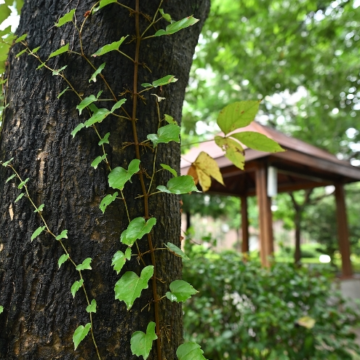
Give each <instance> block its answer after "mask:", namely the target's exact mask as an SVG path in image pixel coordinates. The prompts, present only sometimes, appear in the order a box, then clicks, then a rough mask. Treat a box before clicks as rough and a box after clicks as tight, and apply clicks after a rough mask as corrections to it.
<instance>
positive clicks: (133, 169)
mask: <svg viewBox="0 0 360 360" xmlns="http://www.w3.org/2000/svg"><path fill="white" fill-rule="evenodd" d="M139 165H140V160H138V159H133V160H132V161H131V162H130V164H129V168H128V170H125V169H124V168H122V167H120V166H119V167H116V168H115V169H112V170H111V172H110V174H109V176H108V178H109V186H110V187H112V188H113V189H119V190H123V189H124V186H125V184H126V183H127V182H128V181H129V180H130V179H131V177H132V176H133V175H134V174H135V173H137V172H138V171H139V170H140V168H139Z"/></svg>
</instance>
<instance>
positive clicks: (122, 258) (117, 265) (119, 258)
mask: <svg viewBox="0 0 360 360" xmlns="http://www.w3.org/2000/svg"><path fill="white" fill-rule="evenodd" d="M130 259H131V248H127V249H126V251H125V254H124V253H123V252H122V251H120V250H119V251H117V252H116V253H115V254H114V256H113V258H112V262H111V265H112V266H113V268H114V270H115V271H116V273H117V274H119V273H120V271H121V269H122V268H123V266H124V265H125V263H126V260H130Z"/></svg>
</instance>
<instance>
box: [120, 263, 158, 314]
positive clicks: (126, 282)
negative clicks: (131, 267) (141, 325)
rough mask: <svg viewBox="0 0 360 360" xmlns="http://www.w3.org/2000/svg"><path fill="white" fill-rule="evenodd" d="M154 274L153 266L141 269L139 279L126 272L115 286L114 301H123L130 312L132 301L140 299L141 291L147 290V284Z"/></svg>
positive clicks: (130, 272)
mask: <svg viewBox="0 0 360 360" xmlns="http://www.w3.org/2000/svg"><path fill="white" fill-rule="evenodd" d="M153 274H154V266H152V265H148V266H146V267H145V268H143V269H142V271H141V274H140V277H139V276H137V275H136V274H135V273H134V272H132V271H127V272H126V273H125V274H124V275H123V276H122V277H121V278H120V280H118V281H117V283H116V284H115V299H117V300H119V301H124V302H125V304H126V306H127V309H128V310H130V309H131V307H132V306H133V304H134V301H135V300H136V299H137V298H138V297H140V295H141V291H142V290H144V289H147V287H148V282H149V280H150V278H151V277H152V276H153Z"/></svg>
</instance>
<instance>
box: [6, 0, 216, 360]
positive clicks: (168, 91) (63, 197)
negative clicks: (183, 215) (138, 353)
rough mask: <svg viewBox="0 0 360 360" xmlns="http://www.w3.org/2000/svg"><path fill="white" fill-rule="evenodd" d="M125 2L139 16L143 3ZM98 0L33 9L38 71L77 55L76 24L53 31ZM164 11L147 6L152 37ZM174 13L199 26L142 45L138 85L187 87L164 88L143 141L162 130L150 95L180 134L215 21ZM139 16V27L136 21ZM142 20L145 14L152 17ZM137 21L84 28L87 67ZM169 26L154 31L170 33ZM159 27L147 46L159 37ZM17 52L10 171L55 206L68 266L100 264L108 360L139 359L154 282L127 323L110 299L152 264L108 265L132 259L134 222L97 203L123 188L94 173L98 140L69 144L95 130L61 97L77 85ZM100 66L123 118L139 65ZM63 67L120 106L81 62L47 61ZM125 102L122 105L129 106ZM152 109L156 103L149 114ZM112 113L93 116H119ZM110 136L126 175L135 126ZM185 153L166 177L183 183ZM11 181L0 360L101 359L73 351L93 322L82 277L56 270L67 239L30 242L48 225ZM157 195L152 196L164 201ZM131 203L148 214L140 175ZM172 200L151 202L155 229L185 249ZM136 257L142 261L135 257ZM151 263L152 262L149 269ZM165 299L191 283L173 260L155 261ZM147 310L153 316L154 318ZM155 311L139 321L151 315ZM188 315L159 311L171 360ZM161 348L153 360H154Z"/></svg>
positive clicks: (30, 23)
mask: <svg viewBox="0 0 360 360" xmlns="http://www.w3.org/2000/svg"><path fill="white" fill-rule="evenodd" d="M123 3H124V4H125V5H127V6H129V7H131V8H135V0H124V1H123ZM93 4H94V2H91V1H87V0H85V1H73V0H71V1H69V0H25V5H24V7H23V10H22V14H21V20H20V25H19V28H18V31H17V32H18V34H19V35H21V34H23V33H27V34H28V37H27V43H28V45H29V47H30V48H31V49H33V48H35V47H37V46H41V49H40V50H39V54H40V56H41V58H42V59H46V58H47V57H48V55H49V54H50V53H51V52H53V51H55V50H57V49H58V48H60V47H61V46H62V45H64V44H66V43H70V48H71V49H72V50H73V51H77V52H79V41H78V36H77V33H76V31H75V30H74V27H73V26H72V24H66V25H64V26H63V27H61V28H56V27H54V26H53V25H54V23H55V22H56V21H57V20H58V19H59V18H60V17H61V16H62V15H63V14H65V13H67V12H68V11H69V10H71V9H73V8H76V9H77V10H76V18H77V19H78V24H79V23H81V22H82V20H83V19H84V13H85V12H86V11H87V10H89V9H90V8H91V6H92V5H93ZM158 5H159V1H140V11H141V14H142V15H141V16H140V28H141V29H142V30H144V29H145V28H146V26H147V25H148V23H149V22H148V20H146V17H145V16H146V15H150V17H152V16H153V15H154V13H155V11H156V9H157V7H158ZM162 7H163V8H164V10H165V12H167V13H169V14H171V15H172V17H173V18H174V19H177V20H178V19H182V18H184V17H185V16H188V15H191V14H193V15H194V16H195V17H197V18H200V19H201V21H200V22H199V23H198V24H196V25H194V26H192V27H190V28H188V29H185V30H182V31H180V32H179V33H176V34H174V35H172V36H163V37H160V38H153V39H149V40H144V41H143V42H142V43H141V47H140V58H139V61H140V63H146V66H147V67H148V68H149V69H151V71H152V72H150V71H149V70H148V69H147V67H144V66H142V65H141V66H140V68H139V84H138V86H139V87H140V84H141V83H144V82H152V81H154V80H156V79H159V78H161V77H163V76H165V75H169V74H171V75H175V76H176V77H177V78H178V79H179V80H178V81H177V82H176V83H174V84H171V85H169V86H164V87H163V88H162V89H156V90H154V91H151V92H146V93H144V101H142V100H139V101H138V111H137V119H138V121H137V128H138V136H139V141H143V140H145V139H146V137H147V134H149V133H156V131H157V126H158V118H157V113H156V106H155V100H154V96H151V95H150V94H151V93H157V94H158V95H159V96H162V97H165V98H166V100H165V101H162V102H161V103H160V108H161V112H162V114H164V113H165V114H170V115H172V116H173V117H174V118H175V119H176V120H177V121H178V122H180V119H181V108H182V103H183V99H184V93H185V87H186V85H187V81H188V74H189V70H190V66H191V61H192V56H193V52H194V49H195V46H196V43H197V39H198V35H199V33H200V30H201V26H202V24H203V21H204V20H205V18H206V16H207V12H208V10H209V0H183V1H174V0H167V1H164V4H163V5H162ZM129 15H130V16H129ZM144 15H145V16H144ZM134 19H135V16H134V14H129V11H128V10H126V9H124V8H122V7H121V6H119V5H117V4H111V5H108V6H106V7H104V8H103V9H101V10H100V11H98V12H97V13H96V14H94V15H91V17H90V18H89V19H88V21H87V23H86V25H85V30H84V36H83V43H84V51H85V54H87V55H88V57H89V58H91V57H90V55H91V54H93V53H94V52H95V51H96V50H98V49H99V48H100V47H101V46H103V45H105V44H109V43H111V42H113V41H118V40H119V39H120V38H121V36H125V35H130V36H129V38H128V40H129V39H132V36H133V35H135V21H134ZM166 25H167V23H165V21H160V22H159V23H157V24H156V27H157V28H165V27H166ZM154 31H155V30H154V29H151V30H150V32H149V34H152V33H154ZM22 48H23V46H22V45H21V44H16V45H15V46H14V47H13V48H12V50H11V52H10V57H9V67H8V71H7V74H6V76H7V77H8V80H9V81H8V88H7V92H6V99H7V102H8V103H9V107H8V108H7V109H6V111H5V118H4V122H3V130H2V133H1V139H0V160H7V159H9V158H11V157H14V161H13V164H14V166H15V168H16V169H17V170H18V172H19V173H20V175H21V176H22V177H23V178H28V177H29V178H30V181H29V183H28V185H29V190H30V193H31V195H32V198H33V199H34V201H35V202H36V203H37V205H40V204H43V203H44V204H45V209H44V212H43V214H44V217H45V219H46V220H47V221H48V224H49V225H50V228H51V229H52V231H53V232H54V233H56V234H59V233H60V232H61V231H62V230H64V229H67V230H68V231H69V233H68V237H69V238H68V239H67V240H65V241H64V242H65V245H66V247H67V248H68V250H69V252H70V254H71V256H72V258H73V259H74V260H75V261H76V262H77V263H81V262H82V261H83V260H84V259H85V258H87V257H91V258H92V259H93V262H92V268H93V270H92V271H84V272H83V274H84V279H85V286H86V289H87V291H88V293H89V297H90V301H91V299H93V298H95V299H96V301H97V304H98V310H97V313H96V314H95V315H94V333H95V337H96V340H97V343H98V346H99V350H100V354H101V356H102V359H124V360H125V359H126V360H129V359H135V358H137V357H135V356H133V355H132V354H131V351H130V346H129V344H130V337H131V334H132V333H133V332H134V331H137V330H141V331H145V329H146V326H147V324H148V323H149V321H154V306H153V304H152V300H153V293H152V290H151V281H150V282H149V288H148V289H147V290H145V291H143V293H142V296H141V298H140V299H137V300H136V301H135V303H134V306H133V308H132V310H131V311H126V307H125V304H124V303H123V302H119V301H118V300H115V298H114V284H115V283H116V281H117V280H118V279H119V278H120V276H121V275H122V274H123V273H124V272H125V271H128V270H131V271H134V272H136V273H137V274H140V272H141V269H142V268H143V265H142V264H141V262H138V261H136V260H135V259H134V258H133V259H132V261H131V262H127V264H126V265H125V267H124V269H123V270H122V272H121V274H120V275H116V272H115V271H114V270H113V269H112V267H111V259H112V256H113V254H114V253H115V252H116V251H117V250H122V251H124V250H125V248H124V246H123V245H121V244H120V241H119V237H120V234H121V232H122V231H123V230H124V229H126V227H127V225H128V220H127V217H126V213H125V208H124V205H123V203H122V202H121V201H117V202H115V203H113V204H112V205H110V206H109V207H108V208H107V210H106V212H105V215H103V214H102V213H101V211H100V210H99V203H100V201H101V199H102V198H103V197H104V196H105V195H106V194H108V193H113V190H111V189H109V187H108V181H107V176H108V172H109V171H108V169H107V168H106V166H105V165H104V163H102V164H101V165H100V166H99V167H98V168H97V169H96V170H94V169H93V168H92V167H91V166H90V164H91V162H92V160H94V159H95V158H96V157H97V156H99V155H102V153H101V148H100V147H99V146H98V145H97V143H98V138H97V136H96V134H95V132H94V130H93V129H91V128H88V129H83V130H81V131H80V132H79V133H78V135H77V136H76V137H75V139H72V137H71V135H70V132H71V131H72V130H73V129H74V128H75V127H76V126H77V125H78V124H79V123H80V122H83V121H85V120H86V119H87V118H88V117H89V114H88V113H87V112H86V111H84V112H83V115H81V116H79V115H78V112H77V110H76V109H75V107H76V105H77V104H78V103H79V99H78V98H77V97H76V95H75V94H74V93H72V92H71V91H67V92H66V93H65V94H64V95H63V96H62V97H61V98H60V99H57V95H58V94H59V93H60V92H61V91H62V90H63V89H64V88H65V87H66V86H67V85H66V83H65V82H64V81H63V80H62V79H61V78H60V77H58V76H53V75H52V74H51V72H50V71H48V70H46V69H45V68H42V69H39V70H36V68H37V66H38V65H39V62H38V61H37V60H36V59H35V58H33V57H31V56H27V55H23V56H21V57H20V58H15V55H16V54H17V53H18V52H19V51H20V50H22ZM121 50H122V51H123V52H125V53H126V54H128V55H129V56H131V57H134V53H135V42H134V41H132V42H131V41H130V42H129V41H128V42H127V43H125V44H124V45H122V47H121ZM91 61H92V62H93V63H94V65H95V66H96V67H98V66H99V65H100V64H102V63H103V62H106V67H105V69H104V71H103V74H104V76H105V78H106V80H107V81H108V82H109V84H110V85H111V87H112V88H113V89H114V92H115V94H116V96H117V97H118V98H121V97H126V98H127V103H126V109H127V111H128V112H129V113H130V114H131V112H132V98H131V94H129V93H128V92H126V91H127V90H130V91H132V88H133V74H134V64H133V63H132V62H131V61H130V60H129V59H127V58H125V57H124V56H122V55H120V54H119V53H116V52H111V53H109V54H106V55H105V56H103V57H101V58H91ZM49 65H50V66H51V67H53V68H60V67H62V66H64V65H68V67H67V68H66V70H65V75H66V77H67V78H68V79H69V80H70V81H71V83H72V84H73V85H74V87H75V88H76V89H77V90H78V91H79V92H83V93H84V96H89V95H91V94H94V95H96V94H97V92H98V91H99V90H104V93H103V95H101V97H102V98H111V94H110V93H109V91H107V89H106V87H105V86H104V83H103V82H102V81H101V79H100V78H99V79H98V81H97V82H96V83H93V82H91V83H89V78H90V76H91V74H92V73H93V72H94V70H93V69H92V68H91V67H90V66H89V65H88V64H87V62H86V61H85V60H84V59H83V58H82V57H81V56H79V55H75V54H68V53H66V54H63V55H61V56H58V57H55V58H53V59H51V60H50V61H49ZM124 92H126V93H125V95H122V96H120V95H119V94H121V93H124ZM145 102H146V104H145ZM109 104H111V103H109V102H104V103H100V104H97V105H98V107H107V108H110V106H111V105H109ZM98 129H99V132H100V134H101V135H102V136H104V135H105V134H106V133H107V132H110V133H111V135H110V145H105V147H106V152H107V154H108V158H109V160H110V164H111V167H112V168H114V167H116V166H122V167H125V168H127V167H128V164H129V163H130V161H131V160H132V159H134V158H135V150H134V146H133V145H130V146H128V147H126V148H125V149H124V148H123V147H124V143H125V142H133V141H134V140H133V133H132V129H131V122H130V121H128V120H121V119H119V118H116V117H114V116H110V117H108V118H106V119H105V120H104V122H103V123H101V124H99V126H98ZM141 156H142V160H141V168H142V171H143V173H144V174H145V179H146V185H148V184H149V179H148V177H147V176H146V174H149V175H151V174H152V166H153V157H154V153H153V152H152V151H151V150H150V149H148V148H146V147H141ZM179 160H180V146H179V144H177V143H174V142H172V143H169V144H167V145H165V144H160V145H159V150H158V156H157V160H156V164H157V165H156V167H157V169H159V168H160V163H165V164H168V165H170V166H172V167H173V168H175V169H177V170H178V171H179ZM10 175H11V171H10V169H7V168H4V167H0V304H1V305H3V306H4V313H3V314H1V315H0V329H1V332H0V359H7V360H12V359H29V360H30V359H34V360H35V359H36V360H42V359H44V360H45V359H46V360H48V359H87V360H89V359H97V356H96V353H95V349H94V346H93V343H92V341H91V337H90V336H89V335H88V336H87V337H86V338H85V340H84V341H83V342H82V343H81V344H80V346H79V348H78V350H76V351H74V350H73V348H74V346H73V342H72V335H73V332H74V330H75V329H76V328H77V327H78V326H79V325H84V324H86V323H88V322H89V317H88V314H87V313H86V311H85V308H86V301H85V297H84V294H83V292H82V291H81V290H80V291H79V292H78V293H77V294H76V296H75V299H73V298H72V295H71V293H70V287H71V285H72V284H73V282H74V281H76V280H78V273H77V272H76V271H75V269H74V267H73V266H72V265H71V264H70V262H66V263H65V264H64V265H63V266H62V267H61V268H60V269H58V265H57V261H58V258H59V257H60V256H61V255H62V254H63V251H62V249H61V247H60V245H59V243H58V242H57V241H55V240H54V239H53V238H52V237H51V236H50V235H49V234H46V233H45V232H44V233H43V234H42V235H41V236H40V237H38V238H37V239H35V240H34V241H33V242H30V236H31V234H32V233H33V231H34V230H35V229H36V228H38V227H39V226H41V225H42V224H41V221H40V219H39V217H38V216H37V214H35V213H34V211H33V209H32V207H31V205H30V203H29V201H28V200H27V199H26V198H25V197H24V198H23V199H22V200H20V201H19V202H17V203H14V200H15V198H16V197H17V196H18V194H19V193H20V190H18V189H17V186H16V185H15V183H14V181H10V182H9V183H6V184H5V180H6V178H7V177H8V176H10ZM169 179H170V173H169V172H167V171H160V172H158V173H157V175H156V177H155V185H160V184H164V185H165V184H166V182H167V181H168V180H169ZM155 185H154V187H153V189H155ZM124 194H125V197H126V200H127V203H128V207H129V211H130V215H131V218H135V217H138V216H144V209H143V199H141V198H139V199H136V200H135V197H136V196H138V195H140V194H142V191H141V187H140V181H139V178H138V176H137V175H136V176H134V177H133V182H132V184H130V183H128V184H127V185H126V186H125V189H124ZM179 200H180V199H179V198H178V197H177V196H175V195H155V196H151V197H150V198H149V213H150V216H154V217H155V218H157V224H156V226H155V227H154V230H153V242H154V246H155V247H163V244H164V243H167V242H168V241H170V242H173V243H174V244H176V245H178V246H179V244H180V203H179ZM138 243H139V246H140V248H141V250H142V251H143V252H145V251H147V250H148V245H147V240H146V237H144V239H142V240H140V241H138ZM135 251H136V250H135V246H134V249H133V252H135ZM144 259H145V262H146V264H147V265H150V264H151V259H150V257H149V256H148V255H145V257H144ZM156 261H157V262H156V268H157V278H158V281H157V291H158V295H159V296H163V295H164V294H165V292H166V291H168V286H169V283H170V282H171V281H173V280H174V279H179V278H180V277H181V260H180V259H179V258H177V257H175V256H174V255H173V254H171V253H169V252H167V251H156ZM147 304H150V305H149V306H148V307H146V305H147ZM144 307H145V309H144V310H143V311H141V310H142V309H143V308H144ZM181 312H182V311H181V306H180V305H178V304H176V303H171V302H170V301H168V300H166V299H165V300H163V301H162V302H161V303H160V317H161V324H162V328H161V343H162V349H163V355H162V358H163V359H167V360H173V359H176V355H175V352H176V349H177V347H178V345H179V344H180V343H181V341H182V331H183V329H182V325H181V323H182V322H181V316H182V314H181ZM156 358H157V357H156V344H155V342H154V343H153V351H152V352H151V354H150V357H149V359H156Z"/></svg>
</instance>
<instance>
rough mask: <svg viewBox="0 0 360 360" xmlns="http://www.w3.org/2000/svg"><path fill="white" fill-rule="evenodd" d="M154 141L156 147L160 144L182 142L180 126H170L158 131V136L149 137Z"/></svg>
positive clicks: (151, 135)
mask: <svg viewBox="0 0 360 360" xmlns="http://www.w3.org/2000/svg"><path fill="white" fill-rule="evenodd" d="M147 138H148V139H149V140H151V141H152V143H153V144H154V147H156V146H157V145H158V144H160V143H164V144H167V143H169V142H170V141H175V142H180V126H178V125H175V124H169V125H165V126H162V127H161V128H159V129H158V132H157V134H149V135H148V136H147Z"/></svg>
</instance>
